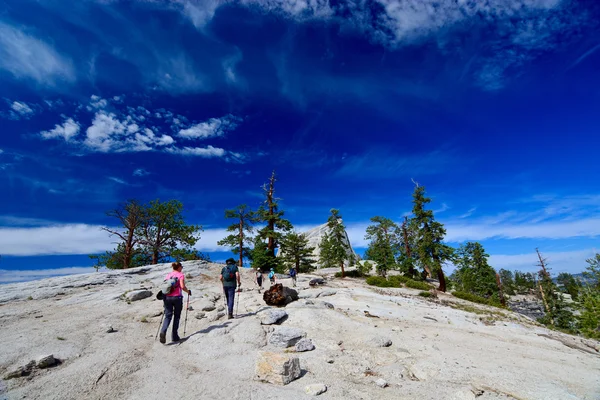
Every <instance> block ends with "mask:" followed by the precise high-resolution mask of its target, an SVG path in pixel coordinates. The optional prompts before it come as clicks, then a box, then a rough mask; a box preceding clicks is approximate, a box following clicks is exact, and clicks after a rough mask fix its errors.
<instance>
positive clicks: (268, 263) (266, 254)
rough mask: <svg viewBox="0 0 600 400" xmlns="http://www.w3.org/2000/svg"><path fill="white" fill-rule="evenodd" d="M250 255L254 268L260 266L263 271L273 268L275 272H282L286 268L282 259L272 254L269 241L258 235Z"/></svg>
mask: <svg viewBox="0 0 600 400" xmlns="http://www.w3.org/2000/svg"><path fill="white" fill-rule="evenodd" d="M248 256H249V257H248V258H249V259H250V261H251V262H252V267H253V268H258V269H260V270H261V271H269V270H270V269H271V268H273V269H274V270H275V272H277V273H280V274H281V273H283V272H284V270H285V267H284V266H283V264H282V263H281V259H279V258H278V257H275V256H274V255H273V254H271V252H270V251H269V249H268V246H267V243H265V242H264V240H262V239H261V238H260V237H258V236H257V237H256V238H255V239H254V247H253V248H252V250H250V252H249V254H248Z"/></svg>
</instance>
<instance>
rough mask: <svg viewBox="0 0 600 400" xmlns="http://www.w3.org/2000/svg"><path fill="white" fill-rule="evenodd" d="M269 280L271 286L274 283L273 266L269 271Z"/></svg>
mask: <svg viewBox="0 0 600 400" xmlns="http://www.w3.org/2000/svg"><path fill="white" fill-rule="evenodd" d="M269 280H270V281H271V286H273V285H274V284H275V270H274V269H273V268H271V271H270V272H269Z"/></svg>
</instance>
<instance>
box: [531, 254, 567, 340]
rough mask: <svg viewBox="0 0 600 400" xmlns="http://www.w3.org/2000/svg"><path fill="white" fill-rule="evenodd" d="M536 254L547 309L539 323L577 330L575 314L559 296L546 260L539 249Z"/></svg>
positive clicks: (541, 288) (540, 283)
mask: <svg viewBox="0 0 600 400" xmlns="http://www.w3.org/2000/svg"><path fill="white" fill-rule="evenodd" d="M536 252H537V254H538V258H539V263H538V266H539V267H540V271H539V272H538V276H539V278H540V282H539V286H540V290H542V291H543V292H542V293H541V295H542V297H543V300H544V307H545V309H546V315H545V316H544V317H543V318H539V319H538V321H539V322H540V323H542V324H545V325H552V326H554V327H556V328H559V329H563V330H568V331H573V330H574V328H575V318H574V316H573V313H572V312H571V311H570V310H569V309H568V307H567V304H566V303H565V302H564V300H563V298H562V296H559V295H558V294H557V292H558V288H557V287H556V285H555V284H554V281H553V280H552V278H551V277H550V273H549V268H547V261H546V259H544V258H543V257H542V255H541V253H540V252H539V250H538V249H536Z"/></svg>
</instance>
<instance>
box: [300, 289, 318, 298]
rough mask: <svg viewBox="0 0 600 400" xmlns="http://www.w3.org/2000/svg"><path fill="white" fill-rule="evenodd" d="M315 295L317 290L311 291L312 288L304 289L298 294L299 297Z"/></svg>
mask: <svg viewBox="0 0 600 400" xmlns="http://www.w3.org/2000/svg"><path fill="white" fill-rule="evenodd" d="M313 297H315V292H311V291H310V290H303V291H302V292H300V294H298V298H299V299H312V298H313Z"/></svg>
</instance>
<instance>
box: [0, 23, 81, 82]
mask: <svg viewBox="0 0 600 400" xmlns="http://www.w3.org/2000/svg"><path fill="white" fill-rule="evenodd" d="M0 69H3V70H5V71H8V72H9V73H11V74H12V75H13V76H14V77H15V78H17V79H32V80H34V81H36V82H37V83H38V84H40V85H44V86H54V85H56V84H57V83H58V82H60V81H63V82H72V81H74V80H75V71H74V69H73V66H72V64H71V61H70V60H68V59H66V58H65V57H63V56H61V55H60V54H59V53H58V52H57V51H56V50H54V49H53V48H52V47H51V46H50V45H48V44H47V43H45V42H43V41H41V40H39V39H37V38H36V37H34V36H33V35H31V34H28V33H26V32H25V30H23V29H19V28H16V27H13V26H11V25H8V24H6V23H3V22H0Z"/></svg>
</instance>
